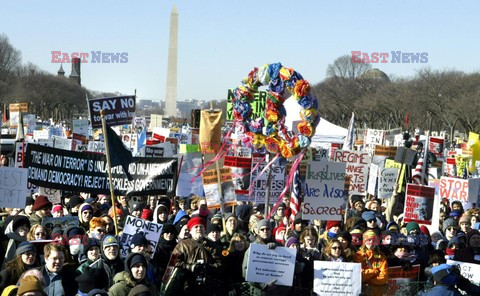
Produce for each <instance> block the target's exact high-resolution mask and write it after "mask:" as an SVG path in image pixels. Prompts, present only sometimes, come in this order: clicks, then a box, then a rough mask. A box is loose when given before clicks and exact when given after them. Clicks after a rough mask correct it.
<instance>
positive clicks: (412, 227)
mask: <svg viewBox="0 0 480 296" xmlns="http://www.w3.org/2000/svg"><path fill="white" fill-rule="evenodd" d="M418 234H420V226H419V225H418V223H417V222H408V223H407V235H418Z"/></svg>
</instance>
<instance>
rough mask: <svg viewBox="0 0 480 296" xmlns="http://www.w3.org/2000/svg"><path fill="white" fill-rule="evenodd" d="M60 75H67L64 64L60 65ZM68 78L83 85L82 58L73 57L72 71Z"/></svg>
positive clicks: (58, 73) (58, 72)
mask: <svg viewBox="0 0 480 296" xmlns="http://www.w3.org/2000/svg"><path fill="white" fill-rule="evenodd" d="M57 75H58V77H65V70H63V65H62V64H61V65H60V69H58V71H57ZM68 78H69V79H70V80H72V81H74V82H76V83H77V84H78V85H82V79H81V77H80V58H73V59H72V72H71V73H70V76H68Z"/></svg>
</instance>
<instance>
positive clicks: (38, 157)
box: [25, 144, 178, 195]
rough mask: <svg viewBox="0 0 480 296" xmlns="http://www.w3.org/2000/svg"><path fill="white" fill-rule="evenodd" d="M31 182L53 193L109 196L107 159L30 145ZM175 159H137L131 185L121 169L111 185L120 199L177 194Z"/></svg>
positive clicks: (118, 169)
mask: <svg viewBox="0 0 480 296" xmlns="http://www.w3.org/2000/svg"><path fill="white" fill-rule="evenodd" d="M25 163H26V166H27V167H28V181H29V182H30V183H32V184H35V185H38V186H41V187H46V188H54V189H63V190H73V191H80V192H87V193H101V194H110V182H109V181H108V172H107V163H106V158H105V155H103V154H99V153H90V152H74V151H67V150H62V149H55V148H50V147H44V146H40V145H33V144H29V145H28V146H27V154H26V160H25ZM177 166H178V160H177V159H176V158H144V157H134V162H133V163H131V164H130V165H129V168H128V171H129V173H130V174H131V175H132V177H133V180H132V181H128V179H127V176H126V175H125V173H124V172H123V169H122V167H121V166H116V167H114V168H112V169H111V171H112V183H113V185H114V188H115V193H116V194H118V195H151V194H162V195H165V194H167V192H172V191H173V190H175V183H176V176H177V169H178V167H177Z"/></svg>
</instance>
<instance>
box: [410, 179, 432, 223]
mask: <svg viewBox="0 0 480 296" xmlns="http://www.w3.org/2000/svg"><path fill="white" fill-rule="evenodd" d="M434 197H435V188H434V187H431V186H422V185H416V184H407V194H406V198H405V207H404V214H405V216H404V221H405V223H408V222H417V223H421V224H427V225H430V224H432V216H433V202H434Z"/></svg>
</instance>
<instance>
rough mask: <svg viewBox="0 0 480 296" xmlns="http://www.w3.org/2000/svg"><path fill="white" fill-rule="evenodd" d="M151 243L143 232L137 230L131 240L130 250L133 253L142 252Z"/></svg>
mask: <svg viewBox="0 0 480 296" xmlns="http://www.w3.org/2000/svg"><path fill="white" fill-rule="evenodd" d="M148 244H149V242H148V240H147V237H146V236H145V234H144V233H143V232H137V233H135V234H134V235H133V236H132V239H131V240H130V251H131V252H133V253H141V252H143V251H144V250H146V249H147V245H148Z"/></svg>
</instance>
